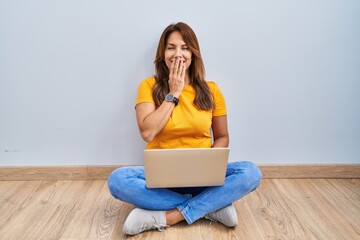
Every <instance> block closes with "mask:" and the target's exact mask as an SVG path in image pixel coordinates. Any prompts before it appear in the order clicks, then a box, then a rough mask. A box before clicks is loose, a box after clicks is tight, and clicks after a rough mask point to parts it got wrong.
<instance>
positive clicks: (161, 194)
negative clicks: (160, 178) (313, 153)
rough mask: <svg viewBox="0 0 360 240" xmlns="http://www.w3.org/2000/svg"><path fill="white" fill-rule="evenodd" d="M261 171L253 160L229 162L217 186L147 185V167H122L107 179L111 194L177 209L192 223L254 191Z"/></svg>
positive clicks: (161, 208) (142, 205)
mask: <svg viewBox="0 0 360 240" xmlns="http://www.w3.org/2000/svg"><path fill="white" fill-rule="evenodd" d="M261 177H262V175H261V172H260V170H259V168H258V167H257V165H255V164H254V163H252V162H232V163H228V166H227V170H226V178H225V183H224V185H222V186H216V187H190V188H147V187H146V186H145V172H144V167H142V166H138V167H122V168H118V169H116V170H114V171H113V172H112V173H111V175H110V177H109V180H108V186H109V190H110V192H111V194H112V195H113V196H114V197H115V198H116V199H119V200H121V201H124V202H127V203H130V204H133V205H135V206H136V207H139V208H142V209H148V210H156V211H165V210H172V209H175V208H177V209H178V210H179V211H180V212H181V213H182V215H183V216H184V218H185V220H186V222H187V223H188V224H191V223H193V222H195V221H196V220H198V219H199V218H202V217H204V216H205V215H206V214H207V213H210V212H214V211H216V210H218V209H221V208H224V207H226V206H228V205H230V204H231V203H233V202H235V201H237V200H239V199H240V198H242V197H244V196H245V195H246V194H248V193H250V192H252V191H254V190H255V189H256V188H257V187H258V186H259V184H260V181H261Z"/></svg>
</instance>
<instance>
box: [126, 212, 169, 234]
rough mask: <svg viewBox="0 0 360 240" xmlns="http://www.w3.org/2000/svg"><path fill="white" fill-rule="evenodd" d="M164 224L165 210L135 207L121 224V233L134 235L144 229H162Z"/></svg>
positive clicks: (164, 226)
mask: <svg viewBox="0 0 360 240" xmlns="http://www.w3.org/2000/svg"><path fill="white" fill-rule="evenodd" d="M166 227H168V226H167V225H166V212H165V211H149V210H144V209H140V208H135V209H134V210H132V211H131V213H130V214H129V216H128V217H127V218H126V221H125V223H124V226H123V233H125V234H128V235H136V234H138V233H141V232H143V231H146V230H150V229H158V230H159V231H164V230H165V229H166Z"/></svg>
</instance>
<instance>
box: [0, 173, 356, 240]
mask: <svg viewBox="0 0 360 240" xmlns="http://www.w3.org/2000/svg"><path fill="white" fill-rule="evenodd" d="M235 206H236V209H237V213H238V217H239V225H238V226H237V227H236V228H233V229H229V228H225V227H223V226H222V225H221V224H219V223H211V222H209V221H207V220H204V219H201V220H199V221H197V222H195V223H194V224H192V225H191V226H188V225H187V224H186V223H184V222H183V223H180V224H178V225H176V226H173V227H171V228H169V229H167V230H166V231H165V232H158V231H155V230H154V231H149V232H145V233H142V234H139V235H137V236H134V237H129V236H125V235H123V234H122V232H121V229H122V225H123V223H124V220H125V218H126V216H127V215H128V213H129V212H130V211H131V209H133V206H131V205H129V204H126V203H122V202H120V201H117V200H115V199H113V198H112V197H111V195H110V194H109V192H108V189H107V185H106V181H104V180H97V181H0V239H6V240H9V239H16V240H20V239H36V240H38V239H46V240H48V239H128V238H129V239H156V240H157V239H215V240H218V239H246V240H249V239H254V240H259V239H324V240H329V239H344V240H350V239H354V240H355V239H357V240H359V239H360V179H264V180H263V181H262V183H261V185H260V187H259V188H258V190H257V191H255V192H253V193H251V194H249V195H248V196H246V197H245V198H243V199H241V200H239V201H237V202H236V203H235Z"/></svg>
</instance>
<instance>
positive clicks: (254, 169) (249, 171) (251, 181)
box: [233, 161, 262, 192]
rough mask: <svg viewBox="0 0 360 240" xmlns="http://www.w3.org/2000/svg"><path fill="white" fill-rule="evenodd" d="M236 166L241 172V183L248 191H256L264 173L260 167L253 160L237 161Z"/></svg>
mask: <svg viewBox="0 0 360 240" xmlns="http://www.w3.org/2000/svg"><path fill="white" fill-rule="evenodd" d="M233 164H234V168H235V169H236V170H237V172H239V173H240V176H241V178H239V184H241V185H242V187H245V188H246V189H247V190H248V192H252V191H254V190H255V189H256V188H257V187H258V186H259V184H260V182H261V179H262V173H261V171H260V169H259V167H258V166H257V165H256V164H255V163H253V162H248V161H244V162H235V163H233Z"/></svg>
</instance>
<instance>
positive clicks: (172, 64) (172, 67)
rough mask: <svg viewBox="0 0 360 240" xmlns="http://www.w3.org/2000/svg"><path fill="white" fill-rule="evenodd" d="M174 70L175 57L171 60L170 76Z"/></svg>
mask: <svg viewBox="0 0 360 240" xmlns="http://www.w3.org/2000/svg"><path fill="white" fill-rule="evenodd" d="M174 72H175V59H174V60H173V61H172V62H171V65H170V76H171V75H174Z"/></svg>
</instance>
